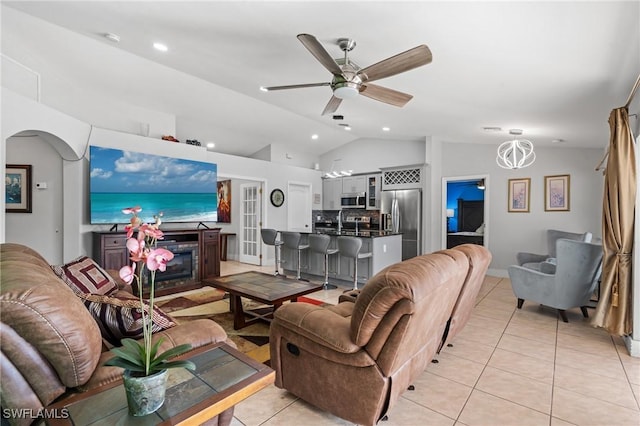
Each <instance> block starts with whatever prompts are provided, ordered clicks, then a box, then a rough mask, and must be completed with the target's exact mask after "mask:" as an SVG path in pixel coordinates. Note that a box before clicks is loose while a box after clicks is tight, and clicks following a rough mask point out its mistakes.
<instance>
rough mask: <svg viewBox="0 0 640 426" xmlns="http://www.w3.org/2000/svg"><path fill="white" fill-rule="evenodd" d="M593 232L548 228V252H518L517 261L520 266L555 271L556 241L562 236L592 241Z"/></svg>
mask: <svg viewBox="0 0 640 426" xmlns="http://www.w3.org/2000/svg"><path fill="white" fill-rule="evenodd" d="M592 237H593V234H592V233H591V232H585V233H584V234H578V233H575V232H566V231H558V230H555V229H548V230H547V254H535V253H525V252H521V253H517V254H516V261H517V264H518V265H520V266H524V267H525V268H529V269H535V270H536V271H541V272H547V273H553V272H554V271H555V262H556V258H557V256H556V241H558V239H560V238H564V239H568V240H575V241H584V242H586V243H590V242H591V239H592Z"/></svg>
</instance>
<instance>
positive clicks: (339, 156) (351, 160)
mask: <svg viewBox="0 0 640 426" xmlns="http://www.w3.org/2000/svg"><path fill="white" fill-rule="evenodd" d="M424 158H425V143H424V140H422V141H403V140H398V141H388V140H381V139H358V140H355V141H353V142H351V143H348V144H346V145H343V146H341V147H340V148H336V149H334V150H331V151H328V152H327V153H325V154H323V155H322V156H321V157H320V170H322V171H324V172H330V171H340V170H353V173H367V172H378V171H380V168H382V167H393V166H404V165H407V164H421V163H423V162H424V161H423V159H424Z"/></svg>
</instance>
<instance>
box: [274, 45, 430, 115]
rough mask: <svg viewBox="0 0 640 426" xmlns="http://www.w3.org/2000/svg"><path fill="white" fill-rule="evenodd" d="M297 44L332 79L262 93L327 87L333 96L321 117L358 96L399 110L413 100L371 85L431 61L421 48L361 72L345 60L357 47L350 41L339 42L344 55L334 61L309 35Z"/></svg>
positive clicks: (428, 51)
mask: <svg viewBox="0 0 640 426" xmlns="http://www.w3.org/2000/svg"><path fill="white" fill-rule="evenodd" d="M298 40H300V42H301V43H302V44H303V45H304V47H306V48H307V49H308V50H309V52H311V54H312V55H313V56H314V57H315V58H316V59H317V60H318V62H320V63H321V64H322V65H323V66H324V67H325V68H326V69H327V70H329V72H330V73H331V74H333V79H332V80H331V81H330V82H325V83H308V84H292V85H287V86H271V87H263V88H262V89H263V90H265V91H271V90H286V89H301V88H306V87H318V86H330V87H331V90H332V91H333V95H332V96H331V99H330V100H329V103H328V104H327V106H326V107H325V108H324V111H322V115H325V114H331V113H333V112H335V111H336V110H337V109H338V107H339V106H340V103H341V102H342V100H343V99H348V98H353V97H355V96H357V95H358V94H360V95H364V96H366V97H368V98H371V99H375V100H376V101H380V102H385V103H387V104H390V105H394V106H397V107H402V106H404V105H405V104H406V103H407V102H409V101H410V100H411V98H413V96H412V95H409V94H407V93H402V92H399V91H397V90H393V89H389V88H386V87H382V86H378V85H376V84H370V83H371V82H372V81H375V80H380V79H383V78H387V77H391V76H392V75H396V74H400V73H402V72H405V71H409V70H412V69H414V68H417V67H420V66H422V65H426V64H428V63H430V62H431V60H432V55H431V51H430V50H429V48H428V47H427V46H426V45H424V44H421V45H419V46H417V47H414V48H413V49H409V50H407V51H406V52H402V53H399V54H397V55H395V56H392V57H390V58H387V59H384V60H382V61H380V62H378V63H375V64H373V65H370V66H368V67H365V68H360V67H359V66H358V65H356V64H355V63H353V62H352V61H351V60H349V57H348V56H347V54H348V52H350V51H351V50H353V48H354V47H356V42H355V41H354V40H353V39H349V38H340V39H338V46H340V49H342V51H343V52H344V58H341V59H333V58H332V57H331V55H329V53H328V52H327V51H326V50H325V48H324V47H322V45H321V44H320V42H319V41H318V39H316V38H315V37H314V36H312V35H310V34H298Z"/></svg>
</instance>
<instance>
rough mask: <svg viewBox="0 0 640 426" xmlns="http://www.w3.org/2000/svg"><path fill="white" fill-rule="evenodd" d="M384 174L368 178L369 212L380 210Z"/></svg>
mask: <svg viewBox="0 0 640 426" xmlns="http://www.w3.org/2000/svg"><path fill="white" fill-rule="evenodd" d="M381 178H382V173H378V174H373V175H368V176H367V210H378V209H380V180H381Z"/></svg>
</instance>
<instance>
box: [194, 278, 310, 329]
mask: <svg viewBox="0 0 640 426" xmlns="http://www.w3.org/2000/svg"><path fill="white" fill-rule="evenodd" d="M202 283H203V284H204V285H210V286H211V287H215V288H217V289H220V290H224V291H226V292H228V293H229V296H230V297H231V300H230V302H231V303H230V308H231V312H233V328H234V329H236V330H238V329H241V328H243V327H246V326H248V325H250V324H253V323H254V322H256V321H259V320H265V321H270V320H271V318H272V317H273V312H274V311H275V310H276V309H278V308H279V307H280V306H281V305H282V304H283V303H284V302H286V301H288V300H291V301H296V300H297V299H298V297H300V296H304V295H305V294H309V293H313V292H316V291H319V290H322V284H314V283H309V282H306V281H300V280H296V279H293V278H287V277H284V276H282V275H271V274H265V273H262V272H254V271H251V272H243V273H241V274H235V275H228V276H225V277H220V278H210V279H206V280H203V281H202ZM243 297H246V298H247V299H250V300H255V301H257V302H260V303H264V304H265V305H270V306H273V309H272V310H269V312H267V313H266V314H264V313H262V314H261V313H258V312H255V311H251V310H247V311H245V310H244V309H243V308H242V298H243ZM245 315H249V316H252V317H253V318H251V319H249V320H247V319H246V318H245Z"/></svg>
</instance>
